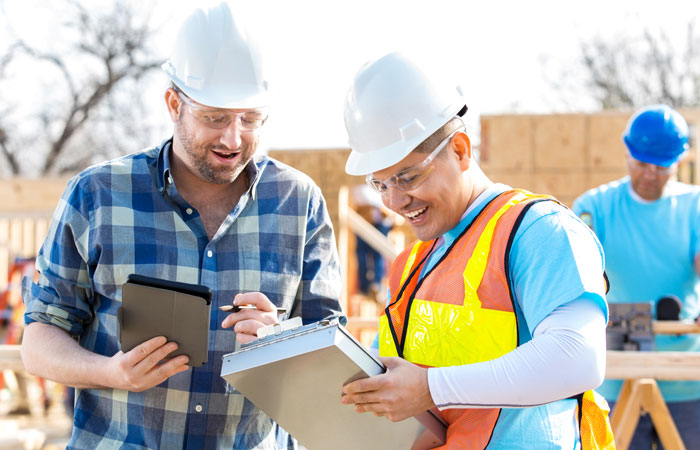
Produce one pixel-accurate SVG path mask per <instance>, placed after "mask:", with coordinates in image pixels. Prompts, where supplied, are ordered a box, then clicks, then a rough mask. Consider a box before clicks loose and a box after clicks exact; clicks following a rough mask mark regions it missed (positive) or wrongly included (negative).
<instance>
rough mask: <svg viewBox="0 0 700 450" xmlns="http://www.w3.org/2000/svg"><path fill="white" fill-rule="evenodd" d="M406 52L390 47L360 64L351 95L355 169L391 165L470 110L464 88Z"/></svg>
mask: <svg viewBox="0 0 700 450" xmlns="http://www.w3.org/2000/svg"><path fill="white" fill-rule="evenodd" d="M442 78H443V76H441V75H438V74H437V73H432V72H430V73H429V72H428V68H427V67H421V66H420V65H418V64H417V63H416V62H415V61H412V60H411V59H409V58H408V57H407V56H406V55H403V54H401V53H398V52H394V53H389V54H387V55H385V56H383V57H381V58H379V59H377V60H374V61H371V62H369V63H367V64H365V65H364V66H362V68H361V69H360V70H359V72H358V73H357V74H356V75H355V78H354V81H353V84H352V86H351V87H350V90H349V91H348V94H347V97H346V99H345V129H346V130H347V132H348V141H349V144H350V147H351V148H352V152H351V153H350V157H349V158H348V161H347V163H346V165H345V171H346V172H347V173H348V174H350V175H366V174H368V173H372V172H376V171H378V170H382V169H386V168H387V167H390V166H392V165H394V164H396V163H397V162H399V161H401V160H402V159H403V158H405V157H406V156H407V155H408V154H409V153H411V151H413V150H414V149H415V148H416V147H417V146H418V145H420V143H421V142H423V141H424V140H426V139H427V138H428V137H430V135H432V134H433V133H434V132H435V131H437V130H438V129H439V128H440V127H442V126H443V125H445V124H446V123H447V122H449V120H450V119H451V118H453V117H455V116H456V115H460V116H461V115H463V114H464V112H466V101H465V100H464V96H463V94H462V89H461V88H460V87H459V86H457V85H456V84H454V83H451V82H449V81H444V80H443V79H442Z"/></svg>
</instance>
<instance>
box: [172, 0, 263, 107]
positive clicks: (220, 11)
mask: <svg viewBox="0 0 700 450" xmlns="http://www.w3.org/2000/svg"><path fill="white" fill-rule="evenodd" d="M163 70H165V72H166V73H167V74H168V76H169V77H170V79H171V80H172V81H173V83H175V85H176V86H177V87H178V88H179V89H181V90H182V91H183V92H184V93H185V94H187V96H189V97H190V98H191V99H193V100H195V101H197V102H199V103H201V104H203V105H206V106H212V107H216V108H231V109H248V108H260V107H265V106H269V104H270V98H269V90H268V82H267V80H266V79H265V76H264V72H263V61H262V55H261V54H260V50H259V48H258V46H257V44H256V43H255V41H254V39H253V38H252V36H250V34H249V33H248V32H247V31H246V30H245V28H244V27H243V26H242V24H240V23H239V21H237V20H236V17H234V15H233V14H232V12H231V9H230V7H229V5H228V4H227V3H225V2H224V3H221V4H219V5H217V6H215V7H212V8H209V9H207V10H204V9H201V8H198V9H196V10H195V11H194V12H192V13H191V14H190V15H189V17H188V18H187V19H185V21H184V23H183V24H182V26H181V27H180V30H179V32H178V34H177V38H176V41H175V48H174V51H173V54H172V56H171V58H170V59H169V60H168V61H166V62H165V64H163Z"/></svg>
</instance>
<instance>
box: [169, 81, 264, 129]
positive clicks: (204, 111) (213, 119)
mask: <svg viewBox="0 0 700 450" xmlns="http://www.w3.org/2000/svg"><path fill="white" fill-rule="evenodd" d="M175 92H177V95H178V97H180V100H182V101H183V102H185V103H186V104H187V106H189V107H190V111H191V113H192V115H193V116H194V118H195V119H197V120H198V121H199V122H201V123H202V124H204V125H206V126H207V127H209V128H213V129H215V130H221V129H224V128H226V127H227V126H229V124H230V123H231V122H233V121H234V120H237V121H238V122H237V125H238V126H239V127H241V128H242V129H243V130H246V131H254V130H257V129H258V128H260V127H261V126H263V124H264V123H265V121H266V120H267V112H265V111H263V110H258V109H253V110H248V111H241V112H234V111H231V110H229V109H221V108H210V107H208V106H204V105H200V104H199V103H197V102H195V101H194V100H192V99H191V98H189V97H188V96H187V95H186V94H185V93H183V92H182V91H180V90H179V89H175Z"/></svg>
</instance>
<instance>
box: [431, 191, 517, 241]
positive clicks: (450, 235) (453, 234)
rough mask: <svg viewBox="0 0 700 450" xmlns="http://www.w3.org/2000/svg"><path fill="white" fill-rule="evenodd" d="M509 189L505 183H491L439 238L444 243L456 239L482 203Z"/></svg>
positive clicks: (475, 214)
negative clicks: (452, 226) (457, 220)
mask: <svg viewBox="0 0 700 450" xmlns="http://www.w3.org/2000/svg"><path fill="white" fill-rule="evenodd" d="M509 189H510V187H508V186H506V185H505V184H501V183H494V184H491V185H490V186H489V187H488V188H486V190H485V191H484V192H482V193H481V194H479V196H478V197H477V198H475V199H474V201H473V202H472V203H471V204H470V205H469V206H468V207H467V210H466V211H464V214H462V218H461V219H460V220H459V223H458V224H457V225H456V226H455V227H454V228H452V229H451V230H449V231H447V232H446V233H445V234H443V235H442V236H441V237H440V240H441V241H443V242H444V244H447V245H451V244H452V242H454V240H455V239H457V238H458V237H459V235H460V234H462V232H463V231H464V229H465V228H466V227H467V225H469V224H470V223H472V221H473V220H474V218H475V217H476V216H477V214H479V213H480V212H481V210H482V209H483V205H486V204H487V203H488V202H490V201H491V200H492V199H493V198H494V197H496V196H497V195H499V194H501V193H503V192H505V191H507V190H509ZM441 244H442V243H441Z"/></svg>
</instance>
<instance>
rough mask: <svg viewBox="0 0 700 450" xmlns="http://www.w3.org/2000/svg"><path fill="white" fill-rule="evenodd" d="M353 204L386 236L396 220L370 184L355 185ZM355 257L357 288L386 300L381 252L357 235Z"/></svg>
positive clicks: (384, 262) (384, 263) (363, 216)
mask: <svg viewBox="0 0 700 450" xmlns="http://www.w3.org/2000/svg"><path fill="white" fill-rule="evenodd" d="M352 203H353V206H354V209H355V211H356V212H357V213H358V214H359V215H360V216H362V218H363V219H365V220H366V221H367V222H369V223H371V224H372V225H373V226H374V228H376V229H377V230H378V231H379V232H380V233H382V234H383V235H384V236H386V235H387V234H389V231H391V228H392V226H393V221H392V219H391V218H390V217H389V216H388V215H387V214H386V213H385V212H384V209H383V208H382V200H381V198H380V196H379V194H378V193H377V192H376V191H375V190H373V189H372V188H371V187H369V186H368V185H366V184H361V185H358V186H354V187H353V189H352ZM355 255H356V257H357V288H358V291H359V292H361V293H362V294H364V295H366V296H368V297H370V298H372V299H373V300H377V299H379V300H383V299H384V292H383V287H384V276H385V274H386V261H385V260H384V257H383V256H382V254H381V253H379V252H378V251H377V250H375V249H374V247H372V246H371V245H369V244H368V243H367V242H365V240H364V239H362V238H361V237H360V236H358V235H355Z"/></svg>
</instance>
